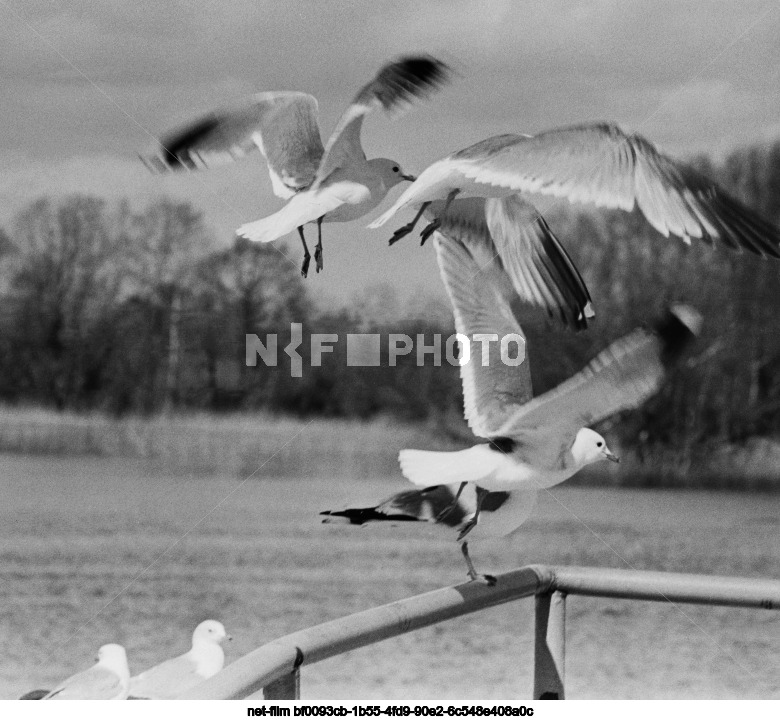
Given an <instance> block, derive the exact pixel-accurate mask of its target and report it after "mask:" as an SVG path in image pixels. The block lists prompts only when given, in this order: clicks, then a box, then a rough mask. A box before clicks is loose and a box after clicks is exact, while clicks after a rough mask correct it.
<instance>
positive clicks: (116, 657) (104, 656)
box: [97, 643, 129, 676]
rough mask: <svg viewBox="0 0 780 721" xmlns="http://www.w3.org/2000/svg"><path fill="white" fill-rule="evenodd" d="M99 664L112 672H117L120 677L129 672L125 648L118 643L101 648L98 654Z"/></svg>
mask: <svg viewBox="0 0 780 721" xmlns="http://www.w3.org/2000/svg"><path fill="white" fill-rule="evenodd" d="M97 662H98V663H99V664H100V665H101V666H106V667H108V668H110V669H111V670H112V671H116V673H118V674H119V675H120V676H121V675H123V674H124V673H128V674H129V671H128V670H127V653H125V649H124V646H120V645H119V644H118V643H107V644H105V645H104V646H101V647H100V648H99V649H98V652H97Z"/></svg>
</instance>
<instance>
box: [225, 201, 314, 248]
mask: <svg viewBox="0 0 780 721" xmlns="http://www.w3.org/2000/svg"><path fill="white" fill-rule="evenodd" d="M303 222H305V221H303ZM303 222H302V221H301V219H300V217H299V216H298V215H297V214H293V213H291V212H290V211H289V204H288V205H285V206H284V207H283V208H282V209H281V210H279V211H277V212H276V213H274V214H273V215H269V216H268V217H267V218H261V219H260V220H255V221H254V222H253V223H244V225H242V226H241V227H240V228H239V229H238V230H236V235H239V236H241V237H242V238H246V239H247V240H251V241H253V242H255V243H270V242H271V241H272V240H276V239H277V238H281V237H282V236H283V235H287V233H291V232H292V231H293V230H295V229H296V228H297V227H298V226H299V225H303Z"/></svg>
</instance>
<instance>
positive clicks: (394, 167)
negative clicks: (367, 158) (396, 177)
mask: <svg viewBox="0 0 780 721" xmlns="http://www.w3.org/2000/svg"><path fill="white" fill-rule="evenodd" d="M400 169H401V168H399V167H398V166H397V165H394V166H393V172H394V173H397V172H398V171H399V170H400Z"/></svg>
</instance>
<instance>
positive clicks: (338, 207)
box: [141, 55, 451, 277]
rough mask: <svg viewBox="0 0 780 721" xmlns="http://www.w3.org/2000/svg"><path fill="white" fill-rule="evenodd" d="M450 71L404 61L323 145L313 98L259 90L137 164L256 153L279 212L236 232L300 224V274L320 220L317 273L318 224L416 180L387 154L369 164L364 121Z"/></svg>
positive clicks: (208, 162)
mask: <svg viewBox="0 0 780 721" xmlns="http://www.w3.org/2000/svg"><path fill="white" fill-rule="evenodd" d="M450 76H451V72H450V69H449V67H448V66H447V65H445V64H444V63H442V62H440V61H439V60H436V59H435V58H433V57H430V56H427V55H422V56H411V57H404V58H400V59H399V60H396V61H394V62H390V63H388V64H386V65H385V66H384V67H383V68H382V69H381V70H380V71H379V73H378V74H377V75H376V77H375V78H374V79H373V80H372V81H371V82H369V83H368V84H367V85H365V86H364V87H363V88H361V89H360V91H359V92H358V93H357V95H355V98H354V99H353V101H352V103H351V104H350V106H349V107H348V108H347V109H346V110H345V111H344V114H343V115H342V116H341V119H340V120H339V122H338V124H337V125H336V129H335V130H334V131H333V134H332V135H331V136H330V139H329V140H328V142H327V143H326V145H325V146H324V147H323V145H322V140H321V138H320V131H319V126H318V123H317V100H316V99H315V98H314V97H313V96H312V95H308V94H307V93H301V92H291V91H271V92H265V93H259V94H257V95H255V96H253V97H252V98H250V99H248V100H247V101H245V102H243V103H241V104H239V105H238V106H237V107H234V108H228V109H224V110H220V111H217V112H213V113H209V114H208V115H206V116H204V117H201V118H198V119H197V120H195V121H193V122H191V123H190V124H188V125H187V126H185V127H183V128H181V129H179V130H177V131H175V132H172V133H170V134H168V135H166V136H164V137H163V138H162V140H161V142H160V147H159V149H158V151H157V152H156V153H155V154H154V155H152V156H149V157H142V158H141V159H142V160H143V161H144V163H145V164H146V165H147V167H148V168H150V169H151V170H152V171H154V172H158V173H163V172H168V171H176V170H182V169H186V170H193V169H197V168H203V167H209V166H212V165H217V164H223V163H224V162H229V161H232V160H235V159H237V158H240V157H243V156H244V155H246V154H247V153H249V152H251V151H252V150H254V149H258V150H259V151H260V152H261V153H262V154H263V156H264V157H265V159H266V162H267V163H268V172H269V174H270V176H271V183H272V186H273V190H274V193H275V194H276V195H277V196H278V197H280V198H283V199H285V200H287V201H288V202H287V204H286V205H284V207H282V208H281V209H280V210H279V211H278V212H276V213H274V214H272V215H270V216H268V217H266V218H262V219H260V220H257V221H255V222H253V223H246V224H245V225H242V226H241V227H240V228H238V230H237V231H236V232H237V234H238V235H240V236H241V237H244V238H248V239H249V240H252V241H256V242H259V243H268V242H270V241H272V240H276V239H277V238H280V237H281V236H283V235H286V234H287V233H289V232H291V231H293V230H295V229H296V228H297V230H298V234H299V236H300V238H301V243H302V244H303V253H304V259H303V265H302V266H301V274H302V275H303V276H304V277H306V276H307V274H308V271H309V264H310V259H311V254H310V253H309V248H308V246H307V244H306V238H305V237H304V234H303V226H304V225H305V224H306V223H314V222H316V223H317V245H316V246H315V250H314V259H315V263H316V268H317V272H319V271H320V270H322V268H323V261H322V223H323V222H345V221H349V220H355V219H356V218H360V217H362V216H363V215H365V214H366V213H368V212H370V211H371V210H373V209H374V208H375V207H376V206H377V205H378V204H379V203H380V202H381V201H382V200H383V199H384V197H385V195H387V192H388V191H389V190H390V188H392V187H394V186H395V185H397V184H398V183H400V182H402V181H404V180H407V181H414V176H412V175H408V174H406V173H404V172H403V170H402V169H401V166H400V164H399V163H397V162H396V161H394V160H389V159H387V158H372V159H371V160H368V159H367V158H366V155H365V153H364V151H363V147H362V145H361V142H360V131H361V128H362V125H363V119H364V118H365V117H366V116H367V115H369V114H370V113H371V112H372V111H374V110H376V109H377V108H383V109H385V110H392V109H394V108H397V107H399V106H402V105H405V104H409V103H411V102H412V101H413V100H414V99H415V98H419V97H425V96H427V95H428V94H429V93H430V92H431V91H433V90H436V89H438V88H439V87H441V86H442V85H444V84H445V83H446V82H447V81H448V80H449V78H450Z"/></svg>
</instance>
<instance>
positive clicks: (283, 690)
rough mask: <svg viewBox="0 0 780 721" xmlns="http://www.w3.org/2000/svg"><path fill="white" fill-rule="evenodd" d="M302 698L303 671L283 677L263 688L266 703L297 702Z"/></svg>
mask: <svg viewBox="0 0 780 721" xmlns="http://www.w3.org/2000/svg"><path fill="white" fill-rule="evenodd" d="M300 697H301V669H300V668H296V669H295V671H293V672H292V673H288V674H287V675H286V676H282V677H281V678H280V679H279V680H278V681H273V682H271V683H269V684H268V685H267V686H265V687H264V688H263V698H264V699H265V700H266V701H271V700H281V701H297V700H298V699H299V698H300Z"/></svg>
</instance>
